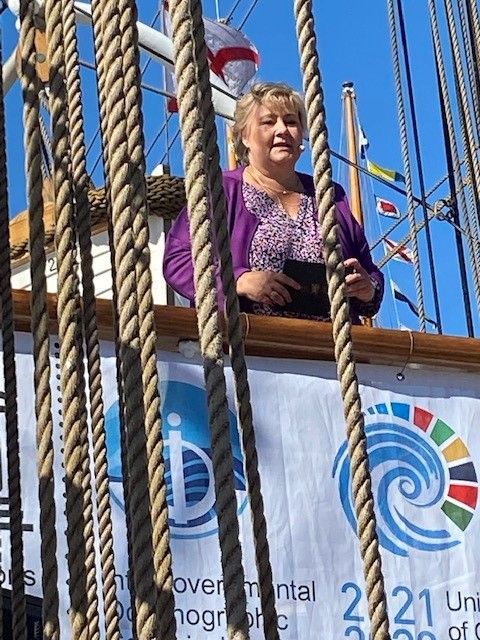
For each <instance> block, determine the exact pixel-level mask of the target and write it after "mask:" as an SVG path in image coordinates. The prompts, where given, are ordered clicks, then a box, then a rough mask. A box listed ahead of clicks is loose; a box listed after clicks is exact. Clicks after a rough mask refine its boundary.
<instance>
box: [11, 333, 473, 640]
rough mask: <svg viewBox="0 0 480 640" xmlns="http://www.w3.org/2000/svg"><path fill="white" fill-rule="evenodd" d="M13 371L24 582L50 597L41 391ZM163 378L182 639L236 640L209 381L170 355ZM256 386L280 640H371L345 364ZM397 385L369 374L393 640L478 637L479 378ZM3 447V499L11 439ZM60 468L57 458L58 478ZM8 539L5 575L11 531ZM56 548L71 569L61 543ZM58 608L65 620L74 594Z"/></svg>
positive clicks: (262, 365) (121, 561) (110, 366)
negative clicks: (225, 580) (43, 549)
mask: <svg viewBox="0 0 480 640" xmlns="http://www.w3.org/2000/svg"><path fill="white" fill-rule="evenodd" d="M27 346H28V345H27ZM108 349H109V347H108V346H106V348H105V353H104V357H103V371H104V395H105V407H106V411H107V414H106V415H107V430H108V450H109V473H110V477H111V493H112V501H113V514H114V519H115V522H114V525H115V531H114V533H115V549H116V559H117V574H118V575H117V586H118V595H119V598H120V601H121V604H122V626H123V629H124V633H125V636H124V637H130V634H129V631H128V629H129V624H128V619H129V617H130V612H129V595H128V585H127V564H126V563H127V560H126V551H125V546H126V545H125V532H124V525H123V498H122V491H121V466H120V445H119V431H118V405H117V399H116V394H115V389H116V384H115V361H114V357H113V354H112V353H111V352H110V351H109V350H108ZM26 351H28V349H26ZM17 366H18V376H19V379H21V380H22V389H21V391H22V395H21V401H20V416H19V418H20V429H21V447H22V458H23V465H24V467H23V485H24V496H23V497H24V513H25V523H26V526H27V525H28V527H30V528H27V529H26V531H25V545H26V574H25V583H26V585H27V589H28V591H29V593H32V594H34V595H41V590H40V585H41V573H40V562H39V558H38V506H37V501H38V500H37V495H36V494H37V489H36V481H35V480H34V474H33V473H32V460H33V457H34V450H35V435H34V410H33V385H32V393H30V394H25V393H24V392H25V388H26V385H27V381H28V380H30V381H31V376H32V370H33V366H32V359H31V356H30V355H28V354H25V355H24V356H22V355H20V356H19V358H18V362H17ZM159 372H160V378H161V393H162V415H163V425H164V433H165V437H166V440H167V442H166V449H165V454H166V465H167V479H168V487H169V493H168V500H169V507H170V526H171V535H172V550H173V555H174V578H175V581H174V588H175V598H176V617H177V623H178V638H179V640H224V639H225V640H226V632H225V629H226V620H225V613H224V601H223V585H222V580H221V569H220V558H219V548H218V540H217V522H216V516H215V509H214V493H213V470H212V463H211V451H210V439H209V431H208V425H207V420H206V398H205V391H204V385H203V370H202V367H201V364H200V363H199V362H197V361H193V360H190V361H189V360H186V359H184V358H182V357H181V356H175V355H172V354H167V353H160V354H159ZM249 373H250V384H251V390H252V402H253V409H254V419H255V426H256V434H257V445H258V454H259V462H260V472H261V478H262V490H263V495H264V501H265V509H266V516H267V523H268V534H269V541H270V553H271V560H272V566H273V574H274V583H275V592H276V598H277V608H278V614H279V628H280V630H281V631H280V637H281V638H282V640H299V639H300V638H301V639H302V640H318V639H319V638H328V639H332V640H336V639H338V640H340V639H343V638H350V639H353V640H362V639H366V638H368V621H367V605H366V596H365V590H364V581H363V577H362V576H363V570H362V563H361V560H360V556H359V551H358V542H357V538H356V535H355V531H354V530H355V517H354V515H353V514H354V508H353V505H352V498H351V495H350V490H349V486H350V468H349V461H348V456H347V454H346V443H345V424H344V418H343V407H342V403H341V399H340V395H339V385H338V383H337V381H336V379H335V366H334V365H333V364H331V363H308V362H294V361H281V360H273V359H260V358H251V359H250V360H249ZM396 373H397V371H396V369H394V368H392V367H377V366H369V365H361V366H360V367H359V375H360V380H361V383H362V385H361V393H362V401H363V407H364V410H365V414H366V424H367V434H368V448H369V454H370V464H371V469H372V476H373V488H374V494H375V499H376V510H377V517H378V531H379V536H380V542H381V551H382V558H383V569H384V573H385V579H386V588H387V595H388V605H389V614H390V620H391V634H392V638H393V639H394V640H434V639H435V640H446V639H450V640H460V639H461V638H462V639H465V640H467V639H475V638H480V594H479V589H478V584H479V579H480V560H478V551H477V541H478V539H479V537H480V525H479V518H478V514H477V510H478V509H477V501H478V483H477V472H478V465H479V463H480V439H479V438H478V429H479V427H480V400H479V399H478V395H479V394H478V386H479V385H478V378H477V377H476V376H473V375H467V374H464V375H463V374H459V373H456V372H447V371H445V372H435V371H434V370H420V371H415V370H408V371H407V375H406V380H405V381H403V382H399V381H398V380H397V377H396ZM227 383H228V397H229V404H230V408H231V422H232V435H233V453H234V459H235V479H236V489H237V501H238V513H239V519H240V529H241V540H242V546H243V554H244V566H245V567H246V584H245V587H246V592H247V598H248V616H249V622H250V625H251V638H252V640H260V639H262V638H263V633H262V614H261V608H260V599H259V594H258V586H257V582H256V574H255V562H254V554H253V544H252V537H251V524H250V512H249V505H248V499H247V494H246V490H245V475H244V471H243V456H242V452H241V447H240V444H239V439H238V434H237V431H236V420H235V415H234V402H233V397H234V394H233V388H232V380H231V371H230V370H229V369H228V368H227ZM55 384H57V382H55ZM55 402H58V399H57V400H56V401H55ZM57 409H58V407H57V406H56V405H55V407H54V414H55V416H57V415H58V412H57ZM1 437H2V440H1V442H0V444H1V449H2V459H1V462H2V486H1V494H0V500H4V496H5V495H6V480H5V478H6V475H5V436H4V430H3V431H2V435H1ZM59 457H60V453H59V452H58V455H57V462H58V464H60V460H59ZM61 492H62V486H61V472H60V471H59V477H58V481H57V493H58V494H60V493H61ZM59 517H60V516H59ZM63 530H64V525H63V524H59V531H63ZM1 538H2V561H3V565H2V566H3V567H4V569H3V570H4V572H5V573H6V574H7V576H8V563H9V560H8V557H7V554H6V548H7V546H8V535H7V532H6V531H5V529H4V530H3V531H2V532H1ZM59 539H60V549H59V558H61V557H62V554H64V553H65V546H64V545H65V542H64V540H63V539H62V537H61V536H60V535H59ZM63 557H64V555H63ZM60 564H61V566H62V567H63V566H64V564H65V563H64V562H60ZM8 583H9V580H8V579H7V584H5V585H4V586H7V587H8ZM62 606H63V607H64V611H66V607H67V606H68V593H67V589H66V587H65V589H64V591H63V601H62ZM65 629H66V627H65ZM65 637H68V636H67V635H65Z"/></svg>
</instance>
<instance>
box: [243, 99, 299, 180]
mask: <svg viewBox="0 0 480 640" xmlns="http://www.w3.org/2000/svg"><path fill="white" fill-rule="evenodd" d="M302 138H303V130H302V125H301V123H300V118H299V116H298V113H295V112H293V111H292V112H291V111H289V110H288V107H287V108H286V109H285V111H283V112H282V113H275V112H273V111H272V109H271V108H269V107H268V106H266V105H258V106H257V107H256V108H255V109H254V111H253V112H252V115H251V116H250V119H249V121H248V122H247V125H246V127H245V129H244V131H243V135H242V142H243V144H244V145H245V146H246V147H247V149H248V159H249V162H250V163H251V164H253V165H254V166H258V167H265V168H268V167H269V166H272V164H273V165H277V166H285V167H290V168H293V167H294V166H295V163H296V162H297V160H298V158H299V156H300V145H301V144H302Z"/></svg>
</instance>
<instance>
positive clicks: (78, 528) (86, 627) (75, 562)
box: [45, 0, 99, 639]
mask: <svg viewBox="0 0 480 640" xmlns="http://www.w3.org/2000/svg"><path fill="white" fill-rule="evenodd" d="M45 15H46V17H47V23H46V28H47V29H46V30H47V42H48V60H49V65H50V113H51V117H52V130H53V139H52V154H53V158H54V172H53V181H54V191H55V213H56V219H57V228H56V234H55V245H56V253H57V267H58V285H57V286H58V303H57V316H58V324H59V342H60V384H61V390H62V418H63V428H64V465H65V485H66V506H67V510H66V514H67V542H68V549H69V553H68V564H69V572H70V580H69V591H70V604H71V606H70V619H71V625H72V637H73V638H82V639H83V638H89V639H90V638H91V639H96V638H98V637H99V628H98V601H97V585H96V564H95V543H94V531H93V513H92V500H91V499H92V495H91V493H92V489H91V478H90V457H89V444H88V438H87V416H86V401H85V393H84V375H83V355H82V349H81V348H80V347H81V345H80V341H79V336H80V335H81V328H80V324H79V319H80V318H79V308H78V305H79V301H78V278H77V275H76V274H77V262H76V256H75V234H74V227H73V222H74V220H73V215H74V209H73V200H72V192H71V173H70V148H69V139H68V126H69V122H68V117H67V109H66V103H67V96H66V90H65V85H64V76H65V69H64V60H65V52H64V47H63V25H62V3H60V2H56V1H55V0H47V3H46V7H45Z"/></svg>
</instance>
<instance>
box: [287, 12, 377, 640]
mask: <svg viewBox="0 0 480 640" xmlns="http://www.w3.org/2000/svg"><path fill="white" fill-rule="evenodd" d="M295 16H296V23H297V37H298V41H299V46H300V57H301V67H302V71H303V76H304V83H303V84H304V90H305V103H306V108H307V115H308V125H309V130H310V140H311V142H312V159H313V167H314V181H315V190H316V196H317V205H318V211H319V215H320V220H321V227H322V237H323V242H324V247H325V262H326V266H327V274H328V292H329V297H330V301H331V309H332V321H333V337H334V341H335V357H336V360H337V367H338V377H339V379H340V386H341V391H342V397H343V402H344V409H345V418H346V423H347V434H348V444H349V447H348V448H349V456H350V464H351V474H352V491H353V496H354V500H355V509H356V513H357V521H358V535H359V539H360V550H361V555H362V559H363V563H364V574H365V583H366V593H367V602H368V612H369V617H370V625H371V628H370V633H371V636H370V637H371V638H372V640H386V639H388V638H389V637H390V636H389V631H388V616H387V600H386V595H385V586H384V581H383V575H382V566H381V557H380V551H379V544H378V537H377V532H376V520H375V512H374V503H373V495H372V488H371V478H370V471H369V467H368V454H367V439H366V435H365V425H364V420H363V414H362V408H361V401H360V393H359V387H358V379H357V375H356V370H355V361H354V356H353V346H352V336H351V320H350V314H349V304H348V298H347V295H346V290H345V277H344V269H343V259H342V255H341V249H340V246H339V244H338V234H337V224H336V215H335V198H334V189H333V185H332V168H331V164H330V151H329V146H328V133H327V127H326V122H325V105H324V100H323V90H322V84H321V76H320V70H319V61H318V54H317V50H316V37H315V28H314V19H313V12H312V0H296V2H295Z"/></svg>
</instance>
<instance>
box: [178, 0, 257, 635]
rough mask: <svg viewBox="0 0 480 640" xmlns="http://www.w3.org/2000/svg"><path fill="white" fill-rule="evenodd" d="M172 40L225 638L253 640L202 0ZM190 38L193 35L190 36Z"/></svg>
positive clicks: (183, 1)
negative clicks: (206, 115) (209, 144)
mask: <svg viewBox="0 0 480 640" xmlns="http://www.w3.org/2000/svg"><path fill="white" fill-rule="evenodd" d="M170 11H171V20H172V40H173V44H174V48H175V52H176V56H175V76H176V81H177V97H178V104H179V115H180V124H181V135H182V143H183V148H184V167H185V188H186V193H187V208H188V211H189V219H190V235H191V237H192V255H193V260H194V281H195V291H196V300H195V304H196V308H197V316H198V328H199V335H200V349H201V353H202V358H203V364H204V373H205V383H206V390H207V401H208V412H209V423H210V428H211V432H212V457H213V460H212V461H213V470H214V477H215V492H216V511H217V516H218V525H219V539H220V550H221V561H222V569H223V576H224V591H225V604H226V607H225V608H226V616H227V628H228V637H229V639H230V640H246V639H247V638H248V637H249V630H248V619H247V613H246V597H245V590H244V571H243V566H242V552H241V547H240V543H239V539H238V535H239V530H238V520H237V513H236V498H235V486H234V477H233V459H232V450H231V442H230V424H229V418H228V405H227V399H226V384H225V376H224V370H223V352H222V342H223V340H222V332H221V328H220V318H219V314H218V309H217V304H216V297H217V291H216V282H215V267H214V250H213V243H212V234H211V231H212V229H211V220H210V213H209V197H208V175H207V163H208V162H209V161H210V158H208V157H207V155H206V152H205V145H206V139H205V134H206V132H205V131H204V120H203V113H202V108H203V106H204V105H203V97H202V96H201V95H200V91H199V83H200V73H201V72H202V71H204V69H205V60H202V59H201V58H200V55H201V53H202V46H203V45H202V43H201V39H202V36H203V34H202V33H201V32H199V31H195V29H194V25H195V24H197V25H198V24H199V21H201V5H200V2H199V0H194V1H193V2H191V1H190V0H176V1H174V2H170ZM192 34H193V37H192Z"/></svg>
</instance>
